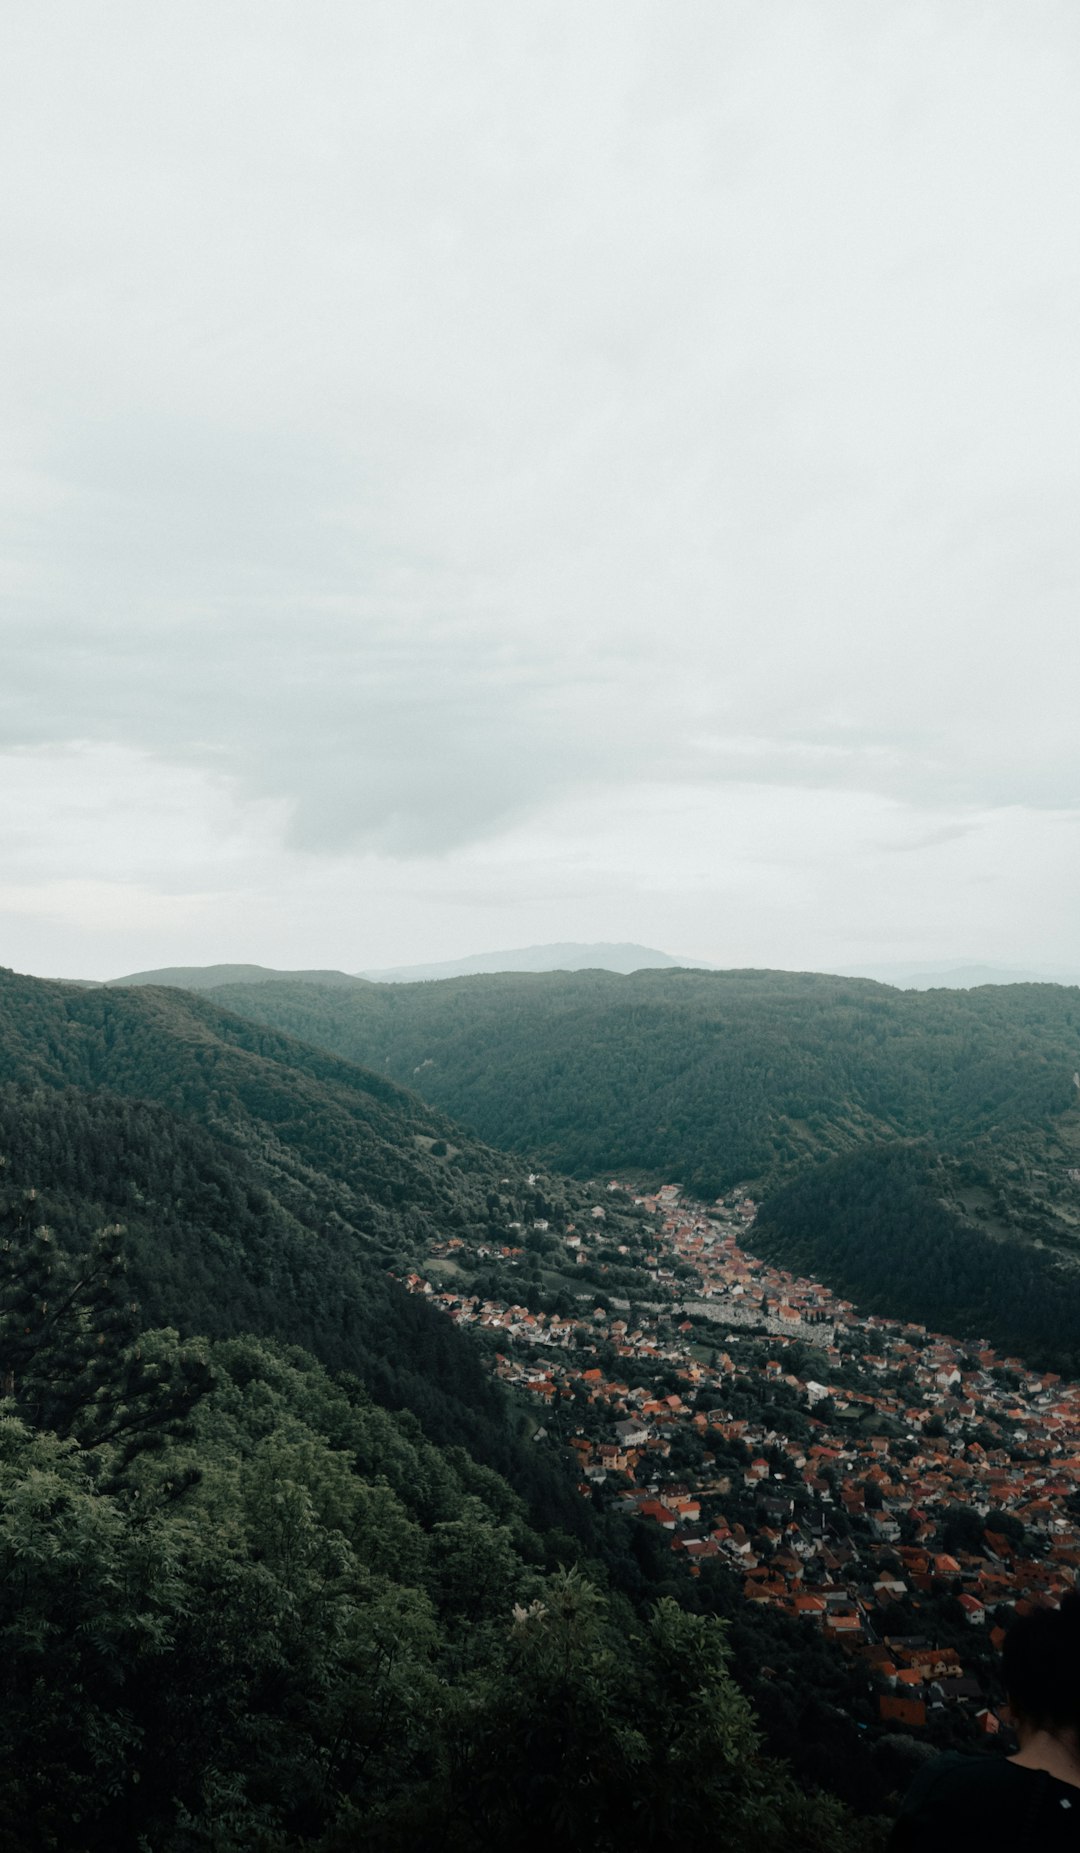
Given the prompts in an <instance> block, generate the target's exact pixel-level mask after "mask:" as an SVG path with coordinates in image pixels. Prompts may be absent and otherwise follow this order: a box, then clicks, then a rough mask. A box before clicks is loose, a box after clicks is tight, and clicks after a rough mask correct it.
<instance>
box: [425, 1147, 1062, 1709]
mask: <svg viewBox="0 0 1080 1853" xmlns="http://www.w3.org/2000/svg"><path fill="white" fill-rule="evenodd" d="M534 1181H535V1180H534V1179H533V1178H530V1179H529V1182H530V1184H531V1183H533V1182H534ZM597 1199H598V1200H597V1201H596V1202H595V1203H594V1204H593V1206H592V1207H591V1209H589V1210H588V1211H587V1212H586V1213H585V1215H584V1217H583V1218H582V1219H581V1220H580V1221H579V1222H578V1223H577V1224H576V1225H575V1223H573V1222H567V1223H565V1225H564V1226H563V1227H562V1228H558V1229H553V1228H552V1226H551V1225H550V1224H549V1222H548V1221H547V1220H546V1219H543V1218H537V1219H535V1220H534V1222H533V1223H532V1224H522V1225H518V1226H516V1227H515V1228H514V1230H513V1231H512V1240H511V1241H510V1242H508V1243H505V1244H501V1245H500V1246H499V1247H498V1248H494V1249H493V1248H490V1247H488V1246H485V1245H481V1246H480V1247H479V1248H478V1249H476V1248H474V1249H472V1250H471V1251H470V1244H469V1242H468V1240H467V1239H466V1238H462V1237H460V1236H451V1237H449V1238H448V1239H446V1240H445V1241H443V1242H441V1243H439V1244H437V1245H436V1246H435V1247H434V1248H433V1249H432V1250H431V1252H430V1254H429V1255H428V1256H427V1257H426V1258H425V1259H424V1260H423V1261H422V1262H418V1263H417V1265H416V1267H415V1268H414V1270H413V1271H412V1272H411V1273H410V1274H409V1276H408V1279H407V1285H408V1287H409V1288H410V1290H411V1291H412V1292H414V1293H419V1294H424V1295H426V1296H428V1297H429V1298H430V1299H431V1301H432V1302H433V1303H434V1304H435V1305H436V1306H437V1307H439V1308H440V1309H441V1310H442V1311H443V1312H444V1313H445V1315H446V1316H447V1317H448V1318H450V1319H453V1320H455V1321H456V1322H457V1323H459V1324H461V1325H469V1326H472V1327H475V1328H477V1330H478V1331H479V1332H480V1333H481V1334H486V1335H487V1336H488V1343H489V1346H490V1355H491V1359H492V1367H493V1368H494V1369H495V1370H496V1371H497V1373H498V1375H499V1377H500V1378H502V1379H503V1380H504V1382H505V1383H506V1384H507V1385H510V1386H514V1388H515V1391H516V1392H517V1393H518V1394H519V1395H520V1396H521V1397H522V1398H523V1399H526V1400H527V1402H528V1404H529V1405H530V1420H531V1422H532V1425H533V1432H534V1437H535V1439H536V1441H537V1442H538V1444H547V1445H555V1446H560V1447H566V1448H568V1449H569V1450H570V1451H571V1453H572V1455H573V1456H574V1457H576V1468H575V1472H576V1478H577V1481H578V1484H579V1487H580V1490H581V1493H582V1494H583V1495H584V1496H587V1497H589V1498H593V1499H596V1498H599V1499H601V1500H604V1501H610V1502H611V1503H613V1504H615V1505H617V1506H618V1507H619V1508H621V1509H623V1510H624V1511H625V1512H626V1513H628V1514H629V1515H631V1516H632V1517H633V1518H635V1519H636V1520H637V1521H638V1522H640V1523H641V1524H642V1525H647V1526H652V1527H656V1528H658V1531H659V1532H660V1533H663V1534H665V1536H666V1538H667V1539H668V1540H670V1549H671V1551H672V1553H673V1554H675V1556H676V1558H677V1559H678V1560H679V1561H680V1563H681V1564H683V1565H684V1566H685V1570H686V1573H687V1574H689V1575H701V1574H702V1573H703V1566H705V1565H707V1564H710V1563H712V1564H717V1565H724V1566H727V1567H728V1568H729V1570H730V1572H731V1573H732V1574H733V1575H734V1576H735V1577H736V1578H737V1579H738V1581H739V1583H740V1584H741V1590H742V1594H743V1596H744V1598H745V1600H746V1601H747V1602H750V1603H761V1604H767V1605H771V1606H772V1607H773V1608H774V1609H776V1610H778V1611H781V1612H783V1613H785V1614H786V1615H788V1616H791V1617H793V1618H796V1619H797V1620H798V1621H799V1623H800V1624H801V1625H803V1626H805V1627H807V1628H814V1629H819V1630H821V1632H822V1634H823V1636H824V1637H825V1638H826V1639H829V1640H832V1641H834V1642H836V1643H837V1644H838V1645H839V1646H841V1647H842V1648H843V1649H844V1650H846V1652H848V1653H849V1654H851V1655H853V1656H858V1657H859V1658H860V1659H861V1660H862V1661H864V1662H865V1663H866V1672H867V1675H868V1677H870V1678H871V1680H872V1684H873V1690H874V1694H875V1703H876V1707H877V1712H878V1716H879V1718H880V1720H881V1721H883V1722H884V1723H885V1724H887V1725H891V1727H892V1728H894V1729H900V1730H909V1731H914V1732H916V1733H922V1732H926V1733H928V1734H930V1735H935V1734H936V1732H935V1726H938V1727H940V1726H942V1725H943V1724H944V1725H945V1727H946V1729H948V1728H949V1727H952V1728H953V1729H954V1730H955V1729H957V1728H959V1730H960V1732H961V1734H962V1735H963V1736H967V1737H971V1736H974V1735H976V1734H980V1735H987V1736H993V1735H995V1734H996V1733H997V1732H998V1731H999V1729H1000V1728H1001V1724H1002V1713H1001V1706H1000V1698H997V1699H995V1696H994V1693H993V1691H992V1689H990V1687H989V1685H988V1682H987V1680H986V1679H985V1677H984V1676H982V1674H984V1671H985V1667H986V1664H987V1652H986V1649H987V1646H988V1644H989V1643H991V1642H992V1643H993V1644H994V1645H999V1644H1000V1641H1001V1639H1002V1633H1003V1631H1002V1622H1003V1621H1004V1619H1005V1618H1006V1613H1007V1610H1008V1609H1009V1608H1012V1607H1015V1606H1017V1605H1020V1606H1023V1605H1024V1604H1025V1603H1029V1602H1046V1601H1056V1600H1057V1599H1059V1598H1060V1596H1061V1595H1062V1594H1064V1593H1065V1592H1066V1591H1067V1590H1068V1589H1069V1588H1071V1587H1072V1586H1073V1584H1074V1583H1075V1582H1077V1578H1078V1570H1080V1385H1078V1384H1074V1383H1070V1382H1066V1381H1064V1380H1062V1379H1061V1378H1060V1377H1057V1376H1055V1375H1054V1374H1053V1373H1052V1372H1046V1371H1039V1370H1035V1369H1031V1368H1029V1367H1028V1366H1027V1365H1026V1364H1025V1363H1024V1362H1023V1361H1022V1360H1021V1359H1019V1358H1015V1357H1002V1356H999V1355H998V1354H997V1353H996V1352H995V1351H994V1350H993V1349H992V1348H991V1347H990V1346H989V1345H988V1344H985V1343H982V1342H978V1341H970V1340H968V1341H961V1340H957V1339H955V1338H950V1337H945V1336H942V1335H940V1334H937V1333H934V1332H931V1331H928V1330H927V1329H926V1328H925V1327H923V1326H919V1325H911V1324H904V1323H902V1322H900V1321H896V1320H889V1319H886V1318H879V1317H872V1316H863V1315H861V1314H860V1313H859V1311H858V1310H857V1309H856V1308H855V1307H854V1306H853V1305H852V1304H851V1303H849V1302H848V1301H845V1300H842V1299H839V1298H838V1297H837V1296H836V1295H835V1294H833V1293H831V1292H830V1291H829V1290H828V1288H826V1287H824V1286H822V1285H821V1284H819V1283H817V1282H815V1281H812V1280H807V1279H803V1278H800V1277H798V1276H796V1275H794V1274H792V1273H790V1272H787V1271H785V1270H783V1269H781V1268H778V1267H775V1266H772V1265H770V1264H769V1263H768V1262H767V1261H765V1260H762V1259H761V1258H759V1257H757V1256H755V1254H754V1252H753V1245H754V1235H753V1224H754V1214H755V1211H754V1204H753V1202H752V1201H751V1200H750V1199H749V1198H748V1197H747V1196H745V1194H743V1193H742V1192H740V1191H735V1192H733V1193H732V1194H731V1195H729V1196H728V1197H726V1198H724V1199H722V1200H718V1201H717V1202H716V1203H713V1204H710V1205H705V1204H701V1203H697V1202H693V1201H690V1200H688V1199H687V1198H686V1197H685V1196H684V1195H683V1194H682V1193H681V1192H680V1191H679V1190H678V1189H677V1188H676V1187H674V1186H673V1185H667V1186H665V1187H663V1188H661V1189H659V1190H657V1191H655V1193H649V1192H644V1191H640V1190H634V1189H632V1188H627V1187H626V1186H624V1185H623V1184H622V1183H621V1182H618V1181H616V1180H611V1181H605V1184H604V1186H603V1187H598V1188H597ZM621 1205H625V1206H626V1209H627V1210H628V1211H631V1212H632V1213H633V1216H634V1217H635V1218H636V1220H635V1221H633V1222H630V1221H628V1220H627V1219H626V1218H625V1217H622V1216H619V1215H618V1212H617V1209H616V1206H621ZM616 1221H617V1223H618V1227H617V1228H615V1227H614V1226H612V1233H611V1234H610V1235H609V1234H608V1232H607V1231H606V1230H605V1224H608V1223H609V1222H610V1223H611V1224H612V1225H614V1223H615V1222H616ZM616 1237H617V1241H616V1245H615V1246H614V1247H612V1246H611V1245H610V1243H611V1242H612V1241H615V1240H616ZM605 1243H607V1244H608V1245H607V1246H605ZM538 1250H542V1251H543V1260H544V1269H545V1271H544V1273H543V1274H542V1275H541V1274H540V1273H539V1269H538V1260H537V1251H538ZM600 1255H606V1256H607V1257H609V1261H603V1262H598V1259H597V1258H598V1256H600ZM492 1261H494V1262H495V1263H497V1264H498V1267H499V1269H500V1270H501V1272H500V1274H499V1279H500V1281H502V1282H504V1283H506V1284H505V1285H503V1286H502V1288H501V1291H500V1293H499V1294H498V1295H496V1294H495V1293H494V1292H492V1291H491V1286H492V1283H491V1280H490V1278H489V1280H488V1282H487V1285H486V1286H485V1283H484V1279H483V1275H482V1270H483V1269H484V1268H485V1267H486V1266H487V1265H488V1264H489V1263H490V1262H492ZM609 1262H610V1264H611V1272H612V1275H613V1278H614V1279H615V1280H616V1281H618V1279H619V1275H620V1266H619V1264H625V1265H626V1266H630V1267H632V1268H633V1269H634V1279H635V1280H640V1281H642V1282H646V1283H647V1291H648V1297H647V1298H646V1297H645V1296H644V1295H642V1296H641V1297H640V1298H636V1297H630V1298H627V1297H625V1294H624V1293H623V1292H622V1291H621V1290H620V1287H619V1285H616V1286H615V1287H614V1289H613V1290H612V1291H604V1290H603V1288H602V1287H600V1288H599V1289H598V1286H597V1285H596V1284H590V1287H589V1290H587V1291H586V1292H584V1293H583V1292H582V1291H581V1286H580V1283H581V1282H582V1280H583V1278H585V1279H587V1280H588V1281H589V1282H590V1283H596V1282H602V1281H603V1279H604V1277H605V1275H606V1274H607V1273H608V1271H609ZM553 1265H554V1266H555V1267H557V1269H558V1271H559V1276H558V1277H559V1278H560V1279H561V1280H562V1281H564V1282H565V1281H566V1280H568V1279H574V1280H575V1283H576V1284H577V1286H578V1291H577V1292H576V1293H574V1294H573V1295H567V1293H565V1292H563V1293H562V1294H561V1295H559V1296H558V1299H557V1300H556V1301H555V1302H554V1304H556V1305H558V1307H559V1310H553V1309H552V1305H553V1302H552V1298H551V1295H550V1294H548V1295H544V1294H543V1293H542V1292H540V1291H539V1290H538V1289H539V1288H540V1287H541V1286H542V1285H543V1284H544V1282H545V1280H547V1279H549V1278H550V1273H549V1270H550V1267H551V1266H553ZM530 1266H531V1267H532V1270H533V1280H532V1282H531V1284H530V1286H529V1287H528V1289H526V1285H525V1278H524V1270H525V1269H527V1268H528V1267H530ZM511 1270H516V1271H517V1272H516V1274H515V1273H512V1272H511ZM518 1279H519V1280H520V1282H521V1285H520V1289H519V1288H518V1287H516V1286H515V1285H514V1284H513V1283H514V1282H515V1280H518ZM474 1280H475V1290H472V1289H473V1285H474ZM515 1293H517V1295H518V1297H516V1298H515ZM545 1298H546V1299H547V1301H548V1305H547V1307H545V1305H544V1300H545Z"/></svg>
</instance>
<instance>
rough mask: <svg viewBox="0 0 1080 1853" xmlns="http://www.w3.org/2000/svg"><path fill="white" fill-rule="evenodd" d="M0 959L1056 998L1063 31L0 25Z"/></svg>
mask: <svg viewBox="0 0 1080 1853" xmlns="http://www.w3.org/2000/svg"><path fill="white" fill-rule="evenodd" d="M0 30H2V38H3V44H2V46H0V160H2V164H3V172H4V174H5V179H6V185H5V187H4V189H3V199H2V205H0V253H2V258H0V277H2V282H0V355H2V360H0V394H2V399H0V498H2V514H0V572H2V583H3V597H4V609H3V620H2V622H3V636H2V643H3V648H2V656H0V841H2V851H3V853H2V860H0V934H2V939H0V962H2V963H4V964H8V965H12V966H15V967H16V968H17V969H21V970H27V971H33V972H39V973H45V974H55V973H63V974H65V975H72V976H74V975H78V976H102V977H104V976H112V975H115V974H117V973H120V972H124V971H129V970H133V969H137V968H140V967H145V966H156V965H164V964H173V963H206V962H212V961H218V960H255V961H258V962H261V963H264V964H271V965H284V966H301V965H318V966H340V967H343V968H344V969H346V970H357V969H360V968H363V967H365V966H377V965H393V964H403V963H407V962H409V961H414V960H427V959H439V958H453V957H457V956H459V955H462V954H465V953H469V952H477V951H483V950H486V949H488V948H492V947H502V946H515V945H527V944H533V943H536V942H539V941H546V940H567V939H576V940H597V939H612V940H638V941H643V942H645V943H647V944H651V945H657V946H661V947H664V948H665V949H667V950H669V951H673V952H676V953H681V954H685V955H689V956H693V957H697V958H700V959H704V960H710V961H715V962H717V963H720V964H724V965H732V964H736V965H737V964H757V965H761V964H772V965H786V966H810V967H817V968H830V967H832V968H836V967H843V966H844V965H845V964H848V965H850V964H852V963H863V964H870V963H873V962H875V961H880V962H885V961H903V960H908V959H923V960H939V959H940V960H942V961H946V962H947V961H950V960H959V959H973V958H976V959H987V960H992V961H996V962H1006V963H1013V964H1015V963H1017V962H1020V963H1022V964H1024V965H1025V966H1030V965H1032V964H1034V965H1037V966H1052V965H1060V964H1062V963H1067V964H1069V965H1072V966H1075V965H1076V964H1077V962H1078V954H1077V950H1076V948H1077V932H1076V922H1077V918H1078V913H1080V827H1078V826H1080V777H1078V773H1080V726H1078V694H1080V622H1078V618H1080V610H1078V600H1077V587H1078V578H1080V571H1078V569H1080V520H1078V487H1080V485H1078V474H1080V468H1078V432H1080V404H1078V399H1080V393H1078V383H1080V359H1078V352H1080V348H1078V330H1080V110H1078V108H1077V97H1078V96H1080V9H1078V8H1077V6H1076V4H1075V0H1063V3H1062V4H1056V3H1053V0H1049V3H1044V0H1013V3H1012V4H1007V5H1002V4H993V3H992V0H991V3H988V4H976V3H975V0H932V4H928V5H923V4H919V0H904V4H902V5H894V6H868V5H867V4H866V0H851V3H850V4H848V3H846V0H820V3H819V4H815V3H814V0H794V3H792V4H788V3H785V0H747V3H746V4H737V3H733V0H704V3H703V4H697V3H696V0H650V3H649V4H637V3H635V0H617V4H607V3H606V0H586V3H585V4H582V0H572V3H567V4H564V3H563V0H535V3H531V0H525V3H524V4H521V5H507V4H506V0H491V3H490V4H486V3H485V4H476V3H474V0H453V4H445V3H444V0H430V3H428V0H385V3H384V0H379V3H378V4H375V3H374V0H347V3H343V4H336V3H334V0H330V3H327V0H304V4H302V5H301V4H299V3H297V4H292V5H287V6H286V5H278V4H274V3H272V0H270V3H268V0H257V4H251V5H237V4H231V3H230V0H213V3H212V4H208V5H203V4H200V3H199V0H181V4H179V5H176V6H170V7H162V6H153V7H150V6H147V5H145V3H144V0H137V3H135V4H131V5H117V4H111V3H110V0H95V4H94V5H93V6H87V5H85V4H84V3H83V0H77V3H72V0H53V4H51V5H49V6H48V7H42V6H40V5H37V4H35V3H34V0H13V3H12V4H9V5H8V6H7V7H6V8H5V9H4V19H3V24H2V29H0Z"/></svg>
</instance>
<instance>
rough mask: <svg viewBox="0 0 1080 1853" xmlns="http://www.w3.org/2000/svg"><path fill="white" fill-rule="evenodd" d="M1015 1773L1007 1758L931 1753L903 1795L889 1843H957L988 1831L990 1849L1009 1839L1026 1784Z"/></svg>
mask: <svg viewBox="0 0 1080 1853" xmlns="http://www.w3.org/2000/svg"><path fill="white" fill-rule="evenodd" d="M1017 1774H1018V1772H1017V1771H1016V1770H1014V1769H1013V1767H1012V1765H1011V1764H1010V1763H1008V1762H1006V1760H1005V1758H1004V1757H995V1756H960V1755H958V1754H957V1753H956V1752H955V1751H948V1752H946V1754H945V1755H944V1756H938V1757H933V1758H932V1759H931V1760H930V1761H929V1762H927V1763H924V1764H923V1767H922V1769H920V1770H919V1772H918V1774H917V1775H916V1776H915V1778H914V1780H913V1781H912V1784H911V1787H910V1788H909V1789H908V1792H907V1794H906V1795H905V1796H904V1799H903V1802H902V1803H901V1807H900V1814H899V1818H898V1820H897V1823H896V1832H895V1834H894V1838H893V1841H892V1843H891V1844H892V1845H893V1846H895V1847H900V1848H906V1847H915V1846H918V1847H920V1848H923V1847H925V1848H927V1849H929V1848H931V1847H934V1846H937V1845H938V1844H940V1845H941V1846H943V1847H946V1846H947V1847H950V1848H953V1847H960V1846H962V1845H965V1844H970V1842H968V1841H965V1840H964V1838H963V1836H965V1835H968V1836H970V1835H973V1834H978V1835H980V1836H985V1839H984V1845H985V1846H987V1847H988V1848H989V1847H994V1846H996V1845H998V1843H999V1841H1000V1842H1001V1844H1003V1845H1008V1844H1010V1841H1009V1835H1010V1833H1011V1832H1013V1831H1014V1830H1015V1828H1016V1826H1017V1824H1018V1822H1019V1821H1020V1820H1022V1818H1023V1814H1024V1800H1025V1798H1024V1793H1023V1788H1024V1785H1023V1783H1022V1782H1021V1783H1018V1782H1017ZM958 1835H959V1836H961V1838H960V1839H959V1840H958V1839H957V1836H958Z"/></svg>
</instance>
